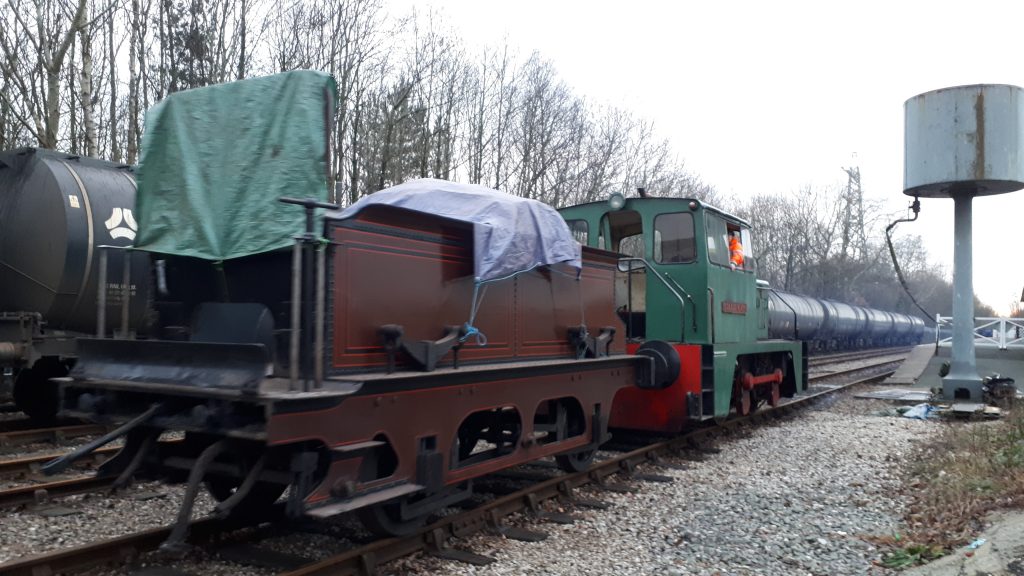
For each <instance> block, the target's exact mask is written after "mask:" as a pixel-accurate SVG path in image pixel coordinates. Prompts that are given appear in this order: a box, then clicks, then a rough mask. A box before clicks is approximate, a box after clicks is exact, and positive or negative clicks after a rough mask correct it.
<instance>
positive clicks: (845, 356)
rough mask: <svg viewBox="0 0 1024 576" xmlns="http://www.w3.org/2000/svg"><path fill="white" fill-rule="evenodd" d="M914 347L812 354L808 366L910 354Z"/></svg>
mask: <svg viewBox="0 0 1024 576" xmlns="http://www.w3.org/2000/svg"><path fill="white" fill-rule="evenodd" d="M913 349H914V347H913V346H904V347H899V348H872V349H870V350H861V351H859V352H842V353H839V354H829V355H827V356H811V357H809V358H808V359H807V364H808V366H820V365H822V364H832V363H837V362H848V361H855V360H866V359H868V358H875V357H878V356H896V355H899V354H908V353H910V351H911V350H913Z"/></svg>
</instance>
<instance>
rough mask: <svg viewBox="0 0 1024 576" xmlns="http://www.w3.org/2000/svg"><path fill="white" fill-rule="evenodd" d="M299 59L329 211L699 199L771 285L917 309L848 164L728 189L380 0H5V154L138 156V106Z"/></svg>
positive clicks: (897, 244) (544, 84)
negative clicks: (737, 229)
mask: <svg viewBox="0 0 1024 576" xmlns="http://www.w3.org/2000/svg"><path fill="white" fill-rule="evenodd" d="M300 68H305V69H314V70H322V71H324V72H328V73H330V74H332V75H333V76H334V78H335V79H336V81H337V84H338V89H339V103H338V113H337V117H336V118H335V122H334V130H333V140H334V147H335V154H334V157H333V162H332V163H333V165H332V166H331V176H332V180H333V182H332V184H333V185H332V187H331V189H332V191H333V194H334V195H335V198H334V200H336V201H337V202H339V203H342V204H348V203H351V202H353V201H355V200H357V199H358V198H360V197H362V196H363V195H366V194H371V193H373V192H374V191H376V190H380V189H382V188H386V187H388V186H391V185H393V184H396V183H400V182H403V181H405V180H407V179H410V178H419V177H436V178H444V179H451V180H458V181H463V182H471V183H480V184H484V185H486V186H490V187H493V188H498V189H500V190H504V191H506V192H509V193H512V194H516V195H519V196H525V197H529V198H534V199H537V200H541V201H544V202H547V203H549V204H552V205H554V206H565V205H569V204H576V203H580V202H588V201H593V200H601V199H605V198H607V197H608V195H609V194H610V193H611V192H615V191H618V192H622V193H625V194H632V193H634V191H635V190H636V188H638V187H643V188H645V189H646V190H647V192H648V194H651V195H655V196H684V197H696V198H700V199H702V200H704V201H707V202H710V203H712V204H714V205H716V206H719V207H721V208H724V209H727V210H730V211H733V212H736V213H738V214H740V215H742V216H743V217H745V218H747V219H748V220H749V221H751V222H752V223H753V224H754V227H755V246H754V247H753V252H754V254H755V255H756V256H757V258H758V261H759V275H760V276H761V277H762V278H764V279H766V280H768V281H769V282H770V283H771V285H772V286H773V287H776V288H781V289H784V290H787V291H794V292H801V293H805V294H810V295H813V296H818V297H827V298H834V299H837V300H842V301H846V302H850V303H854V304H861V305H869V306H872V307H877V308H883V309H889V310H898V311H903V312H910V313H915V314H918V315H921V316H923V314H921V313H920V311H919V310H918V309H917V308H916V307H915V306H913V305H912V303H911V302H910V300H909V298H908V297H907V296H906V294H905V292H904V291H903V290H902V288H901V287H900V285H899V282H898V280H897V277H896V274H895V272H894V268H893V264H892V261H891V258H890V256H889V251H888V248H887V246H886V243H885V234H884V229H885V226H886V225H887V224H888V223H889V222H890V221H891V220H894V219H895V218H897V217H900V216H902V215H893V214H886V213H883V212H882V210H881V208H880V206H881V203H880V202H877V201H872V200H870V194H869V193H868V192H869V191H864V190H862V189H861V186H860V171H859V168H857V167H851V168H847V169H845V174H842V173H838V171H837V182H836V184H835V185H833V186H828V187H821V188H814V187H806V188H804V189H800V190H794V191H792V192H791V193H788V194H758V193H757V192H756V191H752V192H753V194H752V195H751V196H749V197H748V198H744V199H737V198H729V197H723V196H722V195H720V194H719V193H718V192H717V191H716V190H715V186H714V183H712V182H705V181H704V180H703V179H702V178H701V177H700V176H699V175H698V174H695V173H693V172H691V171H690V170H688V169H687V167H686V165H685V163H684V162H683V159H681V158H679V157H678V155H677V154H676V153H675V152H674V151H673V147H672V141H671V140H670V139H669V137H668V136H667V135H663V134H660V133H659V132H658V129H657V126H656V125H655V123H654V122H652V121H651V120H649V119H645V118H641V117H638V116H637V115H636V114H633V113H631V112H630V111H629V110H625V109H622V108H617V107H615V106H611V105H608V104H604V103H598V102H593V101H590V100H588V99H587V98H586V96H585V95H583V94H578V93H576V92H575V91H574V90H573V88H572V87H571V86H568V85H567V84H566V83H565V82H564V81H563V80H562V79H561V78H560V77H559V74H558V71H557V70H556V69H555V67H554V66H553V65H552V63H551V62H550V61H548V60H546V59H545V58H544V56H543V55H542V54H539V53H537V52H523V51H520V50H518V49H517V48H516V47H515V42H514V39H503V40H498V41H496V42H494V43H493V44H491V45H489V46H486V47H482V48H479V47H469V46H467V44H466V43H465V42H464V41H463V40H462V39H461V38H460V37H459V34H458V33H457V31H455V30H452V29H451V28H450V27H449V26H448V25H447V24H446V22H445V20H444V16H443V14H439V13H436V12H430V13H426V14H424V13H412V14H408V15H404V16H394V15H391V14H389V13H388V11H387V6H386V5H385V4H384V2H383V0H275V1H269V0H0V150H4V149H10V148H16V147H21V146H37V147H43V148H52V149H57V150H61V151H65V152H70V153H73V154H81V155H86V156H92V157H98V158H103V159H107V160H112V161H114V162H122V163H126V164H134V163H136V162H137V160H138V156H139V144H140V141H141V134H142V130H143V125H144V117H145V111H146V110H147V109H148V108H149V107H150V106H151V105H152V104H153V103H155V102H157V101H159V100H160V99H162V98H163V97H165V96H166V95H167V94H170V93H172V92H175V91H178V90H186V89H189V88H196V87H200V86H206V85H209V84H216V83H221V82H229V81H232V80H236V79H240V78H246V77H252V76H262V75H267V74H273V73H276V72H282V71H286V70H293V69H300ZM680 97H681V98H685V95H681V96H680ZM671 137H672V138H674V139H677V140H682V139H685V138H686V137H687V136H686V134H672V135H671ZM741 169H743V168H742V167H741V166H737V170H741ZM748 248H749V247H748ZM894 249H895V251H896V254H897V257H898V261H899V263H900V266H901V268H902V269H903V271H904V274H905V275H906V277H907V279H908V284H909V286H910V288H911V290H912V292H913V293H914V295H915V297H916V299H917V300H918V302H919V303H920V304H921V305H922V306H923V307H924V308H925V309H926V310H927V311H928V312H929V313H931V314H935V313H941V314H942V315H945V316H948V315H950V308H951V301H952V287H951V285H950V282H949V273H948V271H947V270H944V269H943V268H942V267H940V266H936V265H934V263H933V262H931V261H930V259H929V256H928V254H927V252H926V251H925V249H924V248H923V247H922V246H921V242H920V239H919V238H917V237H913V236H906V235H899V234H897V235H896V236H895V238H894ZM1014 310H1018V308H1016V303H1015V307H1014ZM976 314H977V315H978V316H990V315H993V312H992V309H991V308H990V307H988V306H985V305H983V304H981V303H980V302H978V303H977V308H976Z"/></svg>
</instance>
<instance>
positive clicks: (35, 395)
mask: <svg viewBox="0 0 1024 576" xmlns="http://www.w3.org/2000/svg"><path fill="white" fill-rule="evenodd" d="M67 374H68V367H67V366H66V365H65V364H63V363H61V362H60V361H58V360H55V359H52V358H43V359H42V360H39V361H38V362H36V363H35V365H34V366H32V367H31V368H25V369H23V370H21V371H20V372H18V376H17V378H16V379H15V380H14V403H15V404H17V406H18V408H20V409H21V411H22V412H24V413H25V414H28V415H29V417H31V418H32V419H33V420H35V421H37V422H39V423H44V422H52V421H53V420H54V419H55V418H56V417H57V411H58V408H59V400H58V392H57V385H56V384H54V383H53V382H51V381H50V378H57V377H60V376H67Z"/></svg>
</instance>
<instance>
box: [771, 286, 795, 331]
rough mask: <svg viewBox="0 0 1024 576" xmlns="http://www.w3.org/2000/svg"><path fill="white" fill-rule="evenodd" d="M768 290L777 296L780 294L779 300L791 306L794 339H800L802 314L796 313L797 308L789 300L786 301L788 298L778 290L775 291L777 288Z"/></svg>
mask: <svg viewBox="0 0 1024 576" xmlns="http://www.w3.org/2000/svg"><path fill="white" fill-rule="evenodd" d="M768 291H769V292H771V293H772V294H775V295H776V296H778V298H779V302H782V303H783V304H785V305H786V308H789V310H790V312H792V313H793V340H799V339H800V316H799V315H798V314H797V313H796V308H793V307H792V306H790V304H789V302H786V299H785V298H783V297H782V295H780V294H779V293H778V292H776V291H775V288H768Z"/></svg>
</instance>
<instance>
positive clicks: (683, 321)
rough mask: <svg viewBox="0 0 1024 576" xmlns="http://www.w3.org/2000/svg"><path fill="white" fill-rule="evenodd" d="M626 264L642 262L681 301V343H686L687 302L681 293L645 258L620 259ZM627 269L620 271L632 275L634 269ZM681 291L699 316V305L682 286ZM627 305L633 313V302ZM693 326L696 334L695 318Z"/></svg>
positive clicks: (620, 262) (676, 283)
mask: <svg viewBox="0 0 1024 576" xmlns="http://www.w3.org/2000/svg"><path fill="white" fill-rule="evenodd" d="M624 262H641V263H643V265H644V268H645V269H647V270H650V271H652V272H653V273H654V277H655V278H657V279H658V281H659V282H661V283H662V285H664V286H665V288H667V289H668V291H669V292H671V293H672V295H673V296H675V297H676V300H679V312H680V313H681V314H682V318H681V321H680V333H679V341H680V342H685V341H686V337H685V336H686V330H685V329H684V328H683V326H685V324H686V302H684V301H683V296H682V295H681V294H679V292H677V291H676V289H675V288H673V287H672V286H671V285H670V284H669V283H668V281H666V280H665V278H662V277H661V274H660V273H659V272H658V271H657V270H655V269H654V267H652V266H651V264H650V262H648V261H647V260H645V259H643V258H640V257H637V256H628V257H626V258H619V264H622V263H624ZM626 268H627V269H626V270H622V268H621V267H620V268H619V270H620V271H623V272H630V273H632V271H633V268H632V267H631V266H628V265H627V267H626ZM665 276H666V277H668V278H669V279H670V280H672V282H673V283H674V284H675V285H676V286H679V283H678V282H676V281H675V279H674V278H672V277H671V276H668V274H665ZM679 289H680V290H682V291H683V294H686V299H687V300H689V301H690V304H691V305H692V306H693V313H694V315H696V314H697V304H696V303H695V302H694V301H693V297H691V296H690V294H689V293H687V292H686V290H683V287H682V286H679ZM627 304H628V307H629V312H630V313H632V311H633V310H632V308H633V303H632V302H627ZM693 324H694V332H696V331H697V328H696V326H697V320H696V318H694V322H693Z"/></svg>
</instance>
